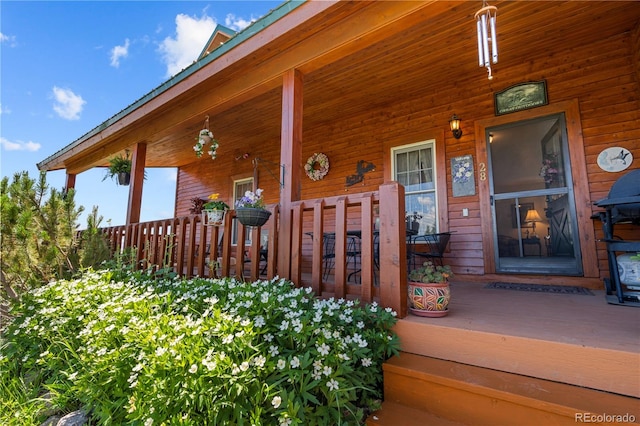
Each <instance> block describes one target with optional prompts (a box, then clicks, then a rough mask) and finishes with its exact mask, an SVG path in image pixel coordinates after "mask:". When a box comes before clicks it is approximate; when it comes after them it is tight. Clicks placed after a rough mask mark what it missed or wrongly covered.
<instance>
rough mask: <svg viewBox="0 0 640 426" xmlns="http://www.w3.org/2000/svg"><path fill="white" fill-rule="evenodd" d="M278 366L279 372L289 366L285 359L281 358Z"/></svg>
mask: <svg viewBox="0 0 640 426" xmlns="http://www.w3.org/2000/svg"><path fill="white" fill-rule="evenodd" d="M277 366H278V370H283V369H284V368H285V367H286V366H287V362H286V361H285V360H284V359H282V358H280V359H279V360H278V365H277Z"/></svg>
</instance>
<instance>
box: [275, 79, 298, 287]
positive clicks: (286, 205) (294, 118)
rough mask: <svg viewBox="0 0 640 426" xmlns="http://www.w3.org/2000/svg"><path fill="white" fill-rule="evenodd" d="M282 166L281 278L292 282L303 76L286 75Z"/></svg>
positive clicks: (279, 231) (283, 97) (279, 266)
mask: <svg viewBox="0 0 640 426" xmlns="http://www.w3.org/2000/svg"><path fill="white" fill-rule="evenodd" d="M280 138H281V140H280V164H282V165H283V166H284V176H283V181H284V182H283V184H284V185H283V188H282V190H281V192H280V208H281V210H280V212H281V214H280V224H279V227H278V233H279V235H278V241H279V244H278V275H280V276H281V277H283V278H291V271H290V270H289V265H290V259H291V221H292V215H291V203H292V201H298V200H300V188H301V175H302V171H301V170H302V167H301V164H302V73H301V72H300V71H298V70H295V69H291V70H288V71H287V72H285V74H284V80H283V84H282V133H281V136H280Z"/></svg>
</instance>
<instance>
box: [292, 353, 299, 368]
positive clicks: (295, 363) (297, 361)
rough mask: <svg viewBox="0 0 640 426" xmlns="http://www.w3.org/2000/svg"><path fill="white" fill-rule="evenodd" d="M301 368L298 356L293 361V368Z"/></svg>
mask: <svg viewBox="0 0 640 426" xmlns="http://www.w3.org/2000/svg"><path fill="white" fill-rule="evenodd" d="M298 367H300V360H299V359H298V357H297V356H294V357H293V359H292V360H291V368H298Z"/></svg>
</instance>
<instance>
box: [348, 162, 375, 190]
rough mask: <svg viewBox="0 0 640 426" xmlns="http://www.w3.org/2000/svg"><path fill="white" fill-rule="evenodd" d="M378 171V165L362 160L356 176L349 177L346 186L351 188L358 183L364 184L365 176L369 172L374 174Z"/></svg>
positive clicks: (357, 167) (357, 165) (357, 166)
mask: <svg viewBox="0 0 640 426" xmlns="http://www.w3.org/2000/svg"><path fill="white" fill-rule="evenodd" d="M375 169H376V165H375V164H373V163H369V162H368V161H364V160H360V161H358V164H356V174H355V175H349V176H347V179H346V182H345V185H346V186H351V185H355V184H356V183H358V182H362V181H363V180H364V174H365V173H367V172H372V171H374V170H375Z"/></svg>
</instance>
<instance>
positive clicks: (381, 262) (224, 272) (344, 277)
mask: <svg viewBox="0 0 640 426" xmlns="http://www.w3.org/2000/svg"><path fill="white" fill-rule="evenodd" d="M381 200H383V202H381ZM268 208H269V210H270V211H271V212H272V215H271V217H270V218H269V221H268V222H267V223H266V224H265V225H264V226H263V227H262V228H257V227H256V228H251V229H250V230H249V231H248V232H249V234H250V238H249V242H250V245H249V244H248V242H247V241H246V240H245V238H240V237H238V238H236V240H237V241H233V238H232V236H233V234H235V235H236V236H243V235H246V233H245V227H244V226H243V225H242V224H241V223H240V222H238V221H235V211H233V210H231V211H228V212H227V214H226V216H225V223H224V225H223V226H222V227H214V226H204V224H203V222H202V217H201V215H190V216H185V217H180V218H172V219H164V220H156V221H150V222H142V223H136V224H132V225H123V226H115V227H110V228H104V229H103V231H104V233H105V235H106V236H107V238H108V240H109V243H110V245H111V250H112V251H113V252H121V251H123V250H126V249H132V248H133V249H135V250H133V251H132V255H133V256H135V260H136V263H135V265H136V268H149V267H151V268H155V267H165V268H172V269H173V270H174V271H175V272H177V273H179V274H180V275H183V276H185V277H191V276H203V277H231V276H234V277H237V278H239V279H245V280H252V281H253V280H257V279H259V278H260V277H264V278H273V277H275V276H277V275H279V276H281V277H283V278H288V279H290V280H292V281H293V282H294V283H296V285H298V286H310V287H311V288H312V289H313V290H314V292H315V293H316V294H317V295H318V296H319V297H323V298H329V297H336V298H350V299H356V298H357V299H359V300H361V301H364V302H372V301H378V302H379V303H380V304H381V305H383V306H389V307H391V308H393V309H394V310H396V311H397V312H398V314H399V316H400V317H404V316H405V315H406V310H407V300H406V299H407V296H406V295H407V293H406V273H407V263H406V262H407V259H406V245H405V235H406V234H405V232H406V231H405V221H404V187H402V185H399V184H398V183H396V182H391V183H388V184H384V185H382V186H381V187H380V189H379V191H375V192H369V193H359V194H349V195H344V196H337V197H328V198H321V199H310V200H303V201H297V202H294V203H293V204H292V206H291V209H290V210H289V211H288V212H287V215H288V217H287V220H283V218H282V215H283V214H284V213H285V212H283V211H280V208H279V206H278V205H271V206H269V207H268ZM234 222H235V225H234ZM285 224H286V225H285ZM232 225H233V226H235V227H236V228H235V233H234V232H232V229H233V228H232ZM226 230H229V232H226ZM328 235H331V238H335V251H334V259H333V260H334V262H333V263H332V265H331V271H330V272H331V273H330V274H327V269H326V268H327V262H326V258H325V256H324V255H325V253H324V247H325V244H324V243H325V241H324V239H325V238H326V236H328ZM353 235H357V238H358V239H359V240H358V242H359V249H358V253H355V254H354V253H352V252H351V251H350V250H349V248H348V238H351V237H352V236H353ZM264 241H266V243H263V244H261V242H264ZM355 255H357V259H356V261H355V262H354V263H351V264H348V262H347V260H348V257H349V256H351V257H354V256H355ZM350 279H351V280H350Z"/></svg>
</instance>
